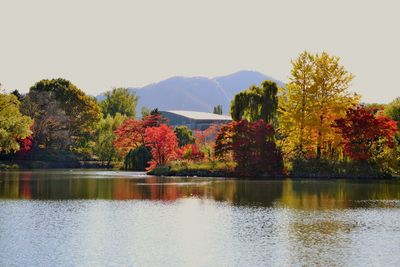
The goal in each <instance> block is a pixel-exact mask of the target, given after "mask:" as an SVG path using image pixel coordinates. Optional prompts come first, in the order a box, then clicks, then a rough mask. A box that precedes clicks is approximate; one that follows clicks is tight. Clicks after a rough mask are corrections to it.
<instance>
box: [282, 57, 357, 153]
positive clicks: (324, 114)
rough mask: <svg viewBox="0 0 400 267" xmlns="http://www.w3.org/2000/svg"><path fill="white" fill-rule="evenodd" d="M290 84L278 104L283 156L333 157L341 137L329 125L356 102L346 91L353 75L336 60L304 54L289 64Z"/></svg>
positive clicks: (355, 98)
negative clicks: (290, 66)
mask: <svg viewBox="0 0 400 267" xmlns="http://www.w3.org/2000/svg"><path fill="white" fill-rule="evenodd" d="M289 80H290V82H289V84H288V85H287V88H286V90H285V91H284V92H283V94H282V96H281V97H280V100H279V103H280V104H279V111H280V114H279V134H280V136H281V145H282V148H283V150H284V152H285V153H286V154H287V155H289V157H315V158H321V157H324V158H331V157H334V156H335V150H336V148H337V147H338V146H339V143H340V137H339V136H338V135H337V134H336V133H335V131H334V130H333V129H332V127H331V124H332V123H333V122H334V120H335V119H338V118H341V117H343V116H344V115H345V113H346V110H347V109H348V108H350V107H354V106H355V105H356V104H357V103H358V101H359V96H357V95H355V94H351V93H350V92H349V91H348V88H349V86H350V84H351V81H352V80H353V75H352V74H351V73H349V72H348V71H347V70H346V69H345V68H344V67H343V66H342V65H340V58H339V57H336V56H330V55H328V54H327V53H325V52H323V53H321V54H315V55H313V54H310V53H308V52H303V53H302V54H300V56H299V57H298V58H297V59H296V60H294V61H292V70H291V76H290V77H289Z"/></svg>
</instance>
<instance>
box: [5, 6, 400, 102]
mask: <svg viewBox="0 0 400 267" xmlns="http://www.w3.org/2000/svg"><path fill="white" fill-rule="evenodd" d="M399 10H400V1H396V0H392V1H391V0H381V1H369V0H364V1H361V0H360V1H357V0H352V1H351V0H335V1H325V0H318V1H317V0H315V1H314V0H302V1H298V0H293V1H289V0H279V1H277V0H275V1H267V0H261V1H256V0H243V1H239V0H229V1H225V0H201V1H200V0H199V1H192V0H168V1H165V0H164V1H163V0H159V1H155V0H144V1H134V0H130V1H128V0H126V1H124V0H113V1H102V0H95V1H94V0H68V1H61V0H35V1H31V0H25V1H21V0H10V1H8V0H0V83H2V85H3V88H6V89H8V90H11V89H18V90H19V91H21V92H27V91H28V90H29V87H30V86H32V85H33V84H34V83H35V82H37V81H39V80H41V79H44V78H47V79H49V78H58V77H63V78H66V79H69V80H70V81H71V82H73V83H74V84H75V85H77V86H78V87H79V88H81V89H82V90H84V91H85V92H86V93H88V94H91V95H97V94H99V93H101V92H104V91H107V90H109V89H110V88H111V87H115V86H118V87H120V86H122V87H136V86H144V85H147V84H149V83H154V82H158V81H160V80H163V79H165V78H168V77H171V76H177V75H179V76H206V77H215V76H220V75H226V74H230V73H233V72H236V71H239V70H256V71H260V72H262V73H264V74H266V75H269V76H272V77H274V78H276V79H279V80H282V81H284V82H285V81H287V80H288V76H289V73H290V69H291V63H290V62H291V60H293V59H295V58H296V57H297V56H298V55H299V53H301V52H302V51H304V50H307V51H309V52H312V53H316V52H322V51H326V52H328V53H329V54H332V55H336V56H339V57H340V58H341V63H342V64H343V65H344V66H345V67H346V69H347V70H349V71H350V72H351V73H353V74H354V75H355V76H356V78H355V79H354V82H353V85H352V87H351V88H350V89H351V91H355V92H358V93H360V94H361V95H362V96H363V98H362V100H363V101H364V102H379V103H387V102H390V101H391V100H393V99H394V98H396V97H398V96H400V89H399V87H400V86H399V83H398V77H399V75H400V73H399V72H400V68H399V64H400V31H399V30H400V28H399V27H400V16H399V15H398V12H399Z"/></svg>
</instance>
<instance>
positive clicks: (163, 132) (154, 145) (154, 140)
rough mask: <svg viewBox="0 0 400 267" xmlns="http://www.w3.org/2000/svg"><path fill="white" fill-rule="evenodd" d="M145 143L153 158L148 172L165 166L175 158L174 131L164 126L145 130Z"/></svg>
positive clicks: (176, 145) (176, 143)
mask: <svg viewBox="0 0 400 267" xmlns="http://www.w3.org/2000/svg"><path fill="white" fill-rule="evenodd" d="M145 142H146V146H148V147H150V149H151V155H152V157H153V159H152V160H151V161H150V167H149V168H148V169H149V170H152V169H154V168H155V167H157V166H165V165H166V164H167V163H168V162H170V161H171V160H173V159H175V158H176V157H177V150H178V141H177V138H176V135H175V133H174V131H173V130H172V129H171V128H170V127H169V126H167V125H166V124H162V125H161V126H158V127H148V128H146V132H145Z"/></svg>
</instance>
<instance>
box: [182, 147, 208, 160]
mask: <svg viewBox="0 0 400 267" xmlns="http://www.w3.org/2000/svg"><path fill="white" fill-rule="evenodd" d="M180 157H181V158H182V159H186V160H192V161H199V160H202V159H203V158H204V152H202V151H201V150H200V148H199V147H198V146H197V145H196V144H187V145H185V146H183V147H182V148H181V149H180Z"/></svg>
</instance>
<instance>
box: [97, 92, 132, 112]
mask: <svg viewBox="0 0 400 267" xmlns="http://www.w3.org/2000/svg"><path fill="white" fill-rule="evenodd" d="M138 99H139V97H138V96H137V95H136V94H135V93H134V92H132V93H130V92H129V90H128V89H127V88H113V89H112V90H111V91H108V92H106V93H105V99H104V100H103V101H101V103H100V106H101V108H102V110H103V115H104V117H106V116H107V115H108V114H110V115H111V116H113V117H114V116H115V115H116V114H117V113H120V114H121V115H125V116H127V117H132V118H135V117H136V105H137V102H138Z"/></svg>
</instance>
